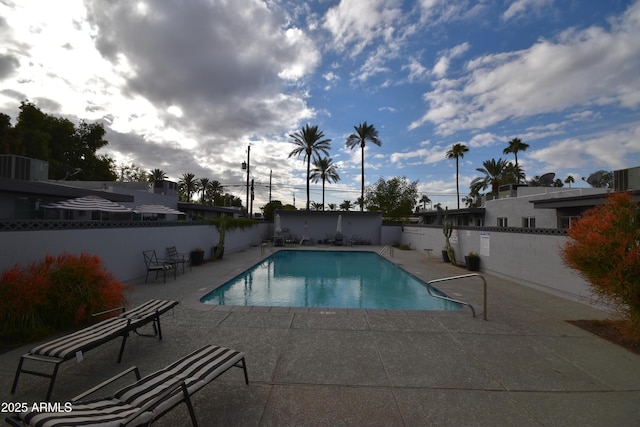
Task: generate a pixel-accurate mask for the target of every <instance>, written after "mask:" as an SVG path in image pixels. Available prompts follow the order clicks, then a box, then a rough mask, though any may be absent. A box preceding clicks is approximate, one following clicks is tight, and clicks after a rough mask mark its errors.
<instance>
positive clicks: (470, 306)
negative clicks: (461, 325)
mask: <svg viewBox="0 0 640 427" xmlns="http://www.w3.org/2000/svg"><path fill="white" fill-rule="evenodd" d="M468 277H479V278H481V279H482V282H483V284H484V285H483V292H482V296H483V313H482V318H483V320H487V281H486V280H485V278H484V276H481V275H479V274H477V273H471V274H463V275H461V276H451V277H443V278H441V279H433V280H429V281H428V282H427V292H429V295H431V296H432V297H434V298H440V299H443V300H447V301H451V302H456V303H458V304H462V305H468V306H469V308H470V309H471V312H472V313H473V317H476V310H475V309H474V308H473V306H472V305H471V304H469V303H468V302H464V301H458V300H456V299H453V298H449V297H445V296H444V295H437V294H434V293H432V292H431V289H432V288H433V286H431V284H432V283H437V282H448V281H451V280H458V279H466V278H468Z"/></svg>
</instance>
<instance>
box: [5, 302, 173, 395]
mask: <svg viewBox="0 0 640 427" xmlns="http://www.w3.org/2000/svg"><path fill="white" fill-rule="evenodd" d="M177 304H178V302H177V301H165V300H150V301H148V302H146V303H144V304H142V305H141V306H139V307H136V308H134V309H132V310H130V311H125V310H124V307H118V308H116V309H113V310H108V311H106V312H101V313H96V314H95V315H94V316H98V315H103V314H106V313H110V312H114V311H122V313H121V314H119V315H118V316H116V317H112V318H109V319H106V320H103V321H101V322H98V323H96V324H94V325H91V326H88V327H86V328H84V329H80V330H79V331H76V332H74V333H71V334H69V335H65V336H62V337H60V338H56V339H54V340H52V341H49V342H46V343H43V344H40V345H38V346H36V347H34V348H32V349H31V350H29V352H28V353H26V354H24V355H22V356H21V357H20V362H19V363H18V368H17V369H16V375H15V378H14V380H13V386H12V387H11V393H15V391H16V387H17V386H18V379H19V378H20V374H21V373H25V374H30V375H36V376H39V377H45V378H49V379H50V381H49V388H48V390H47V396H46V400H49V399H50V398H51V392H52V391H53V385H54V383H55V380H56V376H57V374H58V368H59V367H60V365H61V364H62V363H63V362H66V361H67V360H72V359H77V361H78V362H81V361H82V360H83V359H84V353H86V352H87V351H89V350H92V349H94V348H96V347H99V346H101V345H102V344H105V343H107V342H109V341H111V340H113V339H115V338H118V337H122V344H121V345H120V353H119V354H118V363H120V362H121V361H122V355H123V352H124V346H125V343H126V342H127V337H128V336H129V333H130V332H135V333H137V334H138V335H144V336H158V339H160V340H161V339H162V329H161V327H160V316H161V315H162V314H164V313H166V312H167V311H169V310H170V309H172V308H173V307H175V306H176V305H177ZM149 323H152V324H153V329H154V334H153V335H150V334H141V333H138V331H137V330H138V329H139V328H141V327H142V326H145V325H147V324H149ZM26 360H29V361H35V362H45V363H50V364H53V365H54V367H53V372H51V373H49V372H42V371H36V370H33V369H28V368H25V367H24V362H25V361H26Z"/></svg>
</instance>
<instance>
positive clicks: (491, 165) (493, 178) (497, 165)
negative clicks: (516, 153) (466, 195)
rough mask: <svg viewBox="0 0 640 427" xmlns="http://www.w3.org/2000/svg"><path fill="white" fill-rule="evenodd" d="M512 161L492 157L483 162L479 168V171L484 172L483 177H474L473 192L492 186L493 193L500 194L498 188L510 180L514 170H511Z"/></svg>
mask: <svg viewBox="0 0 640 427" xmlns="http://www.w3.org/2000/svg"><path fill="white" fill-rule="evenodd" d="M510 164H511V163H510V162H507V161H506V160H503V159H501V158H500V159H498V160H496V159H491V160H485V161H484V162H482V166H483V167H481V168H477V169H476V170H477V171H478V172H481V173H483V174H484V176H483V177H478V178H474V179H473V181H471V185H470V189H471V193H472V194H480V191H483V190H485V189H487V188H488V187H489V186H490V187H491V194H493V195H494V196H497V195H498V188H499V187H500V185H502V184H504V183H505V181H508V179H509V176H511V175H512V172H509V165H510Z"/></svg>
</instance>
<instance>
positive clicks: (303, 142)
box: [289, 124, 331, 210]
mask: <svg viewBox="0 0 640 427" xmlns="http://www.w3.org/2000/svg"><path fill="white" fill-rule="evenodd" d="M289 137H290V138H291V139H292V141H291V142H292V143H293V144H294V145H295V146H296V148H294V149H293V151H291V153H289V157H293V156H298V157H299V156H300V155H301V154H302V155H303V160H305V161H306V162H307V210H309V203H310V200H309V179H310V174H311V157H318V156H319V153H323V154H324V155H325V156H328V155H329V148H331V144H330V143H331V140H330V139H323V138H324V132H322V131H320V130H318V126H309V124H307V125H306V126H305V127H303V128H302V129H301V130H299V131H297V132H295V133H292V134H289Z"/></svg>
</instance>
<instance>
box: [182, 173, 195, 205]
mask: <svg viewBox="0 0 640 427" xmlns="http://www.w3.org/2000/svg"><path fill="white" fill-rule="evenodd" d="M178 185H179V186H180V190H181V191H182V194H183V195H184V196H185V201H186V202H189V203H190V202H191V201H192V200H191V196H192V195H193V193H195V192H196V191H197V189H198V182H197V181H196V176H195V175H194V174H192V173H183V174H182V178H180V181H178Z"/></svg>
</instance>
